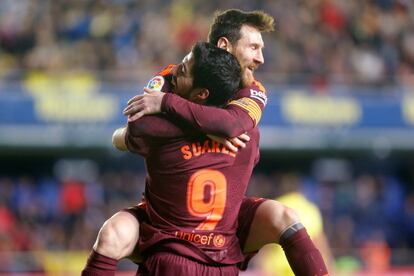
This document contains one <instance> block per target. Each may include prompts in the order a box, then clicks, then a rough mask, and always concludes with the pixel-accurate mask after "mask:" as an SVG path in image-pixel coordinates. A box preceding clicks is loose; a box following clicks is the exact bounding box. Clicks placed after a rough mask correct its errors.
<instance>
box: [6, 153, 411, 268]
mask: <svg viewBox="0 0 414 276" xmlns="http://www.w3.org/2000/svg"><path fill="white" fill-rule="evenodd" d="M341 162H342V163H341ZM322 163H323V162H322ZM292 181H297V182H298V183H300V185H299V186H300V187H301V192H303V193H304V194H305V195H306V196H307V197H308V198H309V199H310V200H312V201H313V202H315V203H316V204H317V206H318V207H319V208H320V210H321V213H322V216H323V222H324V229H325V232H326V235H327V237H328V240H329V243H330V246H331V250H332V254H333V256H334V257H335V259H336V262H337V266H338V268H344V269H345V268H346V267H348V268H349V267H350V266H352V267H353V268H356V269H358V268H364V267H366V266H369V265H371V263H373V264H374V266H376V267H378V265H383V266H385V267H388V266H390V265H393V266H403V265H412V264H413V263H412V260H413V257H414V252H413V248H414V191H413V190H412V188H411V190H409V189H410V188H409V186H408V185H407V183H404V182H403V181H401V180H400V179H399V178H398V177H397V176H393V175H386V174H380V173H368V172H365V171H364V172H361V173H358V174H354V173H353V168H352V166H350V165H349V164H346V162H345V166H344V163H343V161H340V162H339V164H338V162H337V161H335V160H333V161H332V160H329V162H328V163H327V162H325V164H316V166H314V169H313V170H311V171H309V172H306V173H303V174H299V173H298V172H289V171H279V170H270V171H266V170H259V171H256V173H255V174H254V177H253V178H252V180H251V183H250V187H249V191H248V193H249V194H250V195H256V196H264V197H268V198H275V197H276V196H278V195H280V194H282V193H283V191H284V188H286V187H288V186H289V185H292V186H295V183H293V182H292ZM143 184H144V171H143V167H142V170H138V171H131V170H117V169H115V168H105V169H102V168H99V167H98V166H97V165H96V163H95V162H92V161H85V160H83V161H59V162H58V163H57V164H56V165H55V166H54V172H53V173H50V175H49V176H47V175H46V174H44V175H43V174H40V175H38V176H33V175H16V176H14V177H11V176H5V175H0V255H1V256H2V262H1V263H0V271H22V270H29V271H36V270H38V271H39V270H43V269H45V268H44V267H43V266H44V264H42V262H37V261H36V260H31V261H27V258H26V259H23V258H12V257H10V256H11V255H7V253H10V252H44V251H48V252H51V253H52V254H57V253H53V252H60V251H83V252H84V255H82V256H83V258H80V259H79V263H78V264H77V265H78V268H79V269H80V266H82V265H83V264H84V262H85V260H86V256H87V253H88V252H89V250H90V249H91V247H92V244H93V242H94V241H95V238H96V235H97V233H98V230H99V228H100V226H101V225H102V223H103V222H104V221H105V220H106V219H107V218H109V217H110V216H111V215H112V214H114V213H115V212H116V211H117V210H120V209H122V208H125V207H127V206H130V205H132V204H134V203H136V202H137V201H138V200H139V199H140V198H141V195H142V191H143V188H144V187H143ZM296 184H297V183H296ZM374 252H375V253H376V254H373V253H374ZM378 255H379V256H378ZM7 256H8V257H7ZM375 256H377V257H375ZM372 258H374V259H372ZM69 259H70V258H68V260H69ZM251 268H254V263H253V264H252V266H251Z"/></svg>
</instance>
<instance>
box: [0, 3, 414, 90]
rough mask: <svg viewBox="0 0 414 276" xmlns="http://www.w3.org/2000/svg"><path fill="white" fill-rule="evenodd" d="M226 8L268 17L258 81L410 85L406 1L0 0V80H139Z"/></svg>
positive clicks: (412, 7)
mask: <svg viewBox="0 0 414 276" xmlns="http://www.w3.org/2000/svg"><path fill="white" fill-rule="evenodd" d="M234 7H237V8H240V9H245V10H252V9H260V10H264V11H266V12H268V13H269V14H271V15H273V16H274V17H275V18H276V27H277V28H276V32H275V33H272V34H269V35H265V43H266V46H267V47H266V49H265V59H266V62H265V64H264V65H263V66H262V68H261V69H259V71H260V72H258V73H259V78H262V79H263V80H265V81H272V82H276V83H289V84H292V83H293V84H309V85H312V86H314V87H316V88H322V89H323V88H324V87H326V86H328V85H330V84H350V83H357V84H360V85H374V86H379V85H395V84H400V85H412V84H414V77H413V72H414V50H413V49H414V48H413V47H412V45H413V44H414V2H413V1H410V0H371V1H359V0H310V1H304V0H294V1H292V0H279V1H271V0H260V1H234V0H227V1H218V0H212V1H201V0H196V1H189V0H172V1H166V0H151V1H150V0H140V1H136V0H70V1H69V0H54V1H52V0H46V1H44V0H20V1H14V0H3V1H0V81H1V80H9V79H21V78H25V77H26V76H27V74H30V73H32V72H39V71H40V72H46V73H47V74H52V75H56V74H59V73H73V72H84V73H88V74H91V75H93V76H94V77H96V78H98V79H104V80H109V81H140V80H146V79H148V77H149V76H151V75H152V74H153V73H154V72H156V71H158V70H160V68H162V67H164V66H165V65H167V64H168V63H173V62H179V61H180V60H181V58H182V57H183V55H184V53H186V52H187V51H188V50H189V49H190V47H191V45H192V44H193V43H194V42H195V41H197V40H205V39H206V37H207V33H208V27H209V24H210V23H211V20H212V16H213V14H214V12H215V11H216V10H224V9H227V8H234Z"/></svg>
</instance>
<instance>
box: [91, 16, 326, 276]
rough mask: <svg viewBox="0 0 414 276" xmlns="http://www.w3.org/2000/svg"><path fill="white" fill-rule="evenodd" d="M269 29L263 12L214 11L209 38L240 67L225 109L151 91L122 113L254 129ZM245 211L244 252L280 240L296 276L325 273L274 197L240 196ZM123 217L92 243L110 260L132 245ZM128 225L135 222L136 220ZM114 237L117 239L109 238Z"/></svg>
mask: <svg viewBox="0 0 414 276" xmlns="http://www.w3.org/2000/svg"><path fill="white" fill-rule="evenodd" d="M271 30H273V18H272V17H270V16H269V15H267V14H265V13H262V12H247V13H245V12H242V11H239V10H228V11H225V12H223V13H221V14H218V15H217V16H216V18H215V20H214V23H213V25H212V26H211V30H210V34H209V41H210V42H212V43H213V44H215V45H217V46H218V47H220V48H223V49H226V50H228V51H229V52H231V53H233V54H234V55H235V56H236V57H237V58H238V60H239V62H240V64H241V66H242V69H243V71H244V74H243V78H244V85H245V87H244V88H243V89H241V90H240V91H239V92H238V94H237V96H236V100H234V101H232V102H231V103H230V104H229V105H228V106H227V107H226V108H225V109H217V108H213V107H205V106H199V105H196V104H193V103H190V102H188V101H184V100H182V99H181V98H179V97H176V96H175V95H173V94H161V93H160V92H158V93H156V92H154V91H150V92H152V93H150V94H149V95H147V96H137V97H135V98H134V99H132V100H131V102H130V105H129V106H128V107H127V109H126V110H125V113H126V114H127V115H130V117H129V120H130V121H133V120H135V119H137V118H139V117H141V116H143V115H144V114H148V113H154V112H158V111H160V110H162V111H164V112H166V113H168V114H175V116H179V117H181V118H183V119H185V120H187V121H188V122H189V123H190V124H192V125H193V126H195V127H196V128H198V129H200V130H201V131H202V132H204V133H210V134H215V135H221V136H224V137H234V136H237V135H239V134H241V133H244V132H246V131H249V130H251V129H253V128H254V127H255V126H256V125H257V124H258V122H259V120H260V116H261V112H262V109H263V108H264V106H265V104H266V100H267V99H266V94H265V91H264V88H263V87H262V86H261V85H260V84H259V83H258V82H257V81H255V80H254V78H253V72H254V70H255V69H257V68H258V66H259V65H260V64H262V63H263V62H264V60H263V55H262V49H263V46H264V45H263V40H262V36H261V32H266V31H271ZM161 101H162V104H161V105H160V102H161ZM160 106H161V108H160ZM246 210H247V211H249V212H251V214H253V216H254V218H253V219H252V220H251V221H248V220H246V219H244V220H240V222H239V229H238V232H239V233H240V232H242V231H241V229H246V228H247V229H248V231H247V236H246V237H243V236H242V235H239V236H240V237H241V238H240V240H241V247H242V249H243V252H244V253H250V252H255V251H257V250H258V249H260V248H261V247H262V246H263V245H265V244H268V243H279V244H281V245H282V247H283V248H284V250H285V254H286V256H287V258H288V260H289V263H290V265H291V267H292V269H293V271H294V272H295V273H296V274H297V275H324V274H327V272H326V268H325V265H324V263H323V260H322V258H321V256H320V254H319V251H318V250H317V249H316V248H315V247H314V245H313V243H312V241H311V240H310V238H309V236H308V235H307V233H306V230H305V229H304V228H303V226H302V224H301V223H300V222H299V219H298V217H297V215H296V213H295V212H294V211H293V210H291V209H289V208H286V207H285V206H283V205H281V204H279V203H277V202H276V201H273V200H263V199H260V200H251V199H245V200H244V201H243V203H242V205H241V209H240V214H244V211H246ZM122 220H123V222H120V221H119V220H117V218H116V217H113V218H111V219H110V220H108V222H107V223H106V225H104V226H103V228H102V229H101V233H100V236H102V237H103V236H107V237H111V236H112V238H109V239H103V238H101V240H106V241H101V242H98V241H99V239H100V237H98V241H97V243H96V244H95V246H94V249H95V250H96V251H97V252H99V253H101V254H103V255H106V256H107V257H109V259H113V260H114V259H115V260H118V259H120V258H122V257H125V256H128V255H129V254H130V253H131V252H132V250H133V246H131V244H132V243H133V241H134V239H135V240H137V238H138V237H137V236H135V235H132V236H133V237H131V234H130V233H129V234H128V235H125V236H123V235H122V231H121V229H122V228H123V227H125V224H124V222H126V223H128V220H127V219H122ZM130 224H132V225H138V224H137V223H136V222H135V224H133V223H132V222H130ZM245 232H246V231H245ZM115 238H116V239H117V242H116V243H114V242H113V239H115ZM108 241H111V242H108ZM131 242H132V243H131ZM93 254H94V253H92V256H93ZM92 256H91V258H92Z"/></svg>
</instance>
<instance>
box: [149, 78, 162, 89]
mask: <svg viewBox="0 0 414 276" xmlns="http://www.w3.org/2000/svg"><path fill="white" fill-rule="evenodd" d="M163 85H164V78H163V77H161V76H155V77H153V78H152V79H151V80H150V81H149V82H148V84H147V88H149V89H155V90H157V91H161V88H162V86H163Z"/></svg>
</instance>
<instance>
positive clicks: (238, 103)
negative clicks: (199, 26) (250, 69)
mask: <svg viewBox="0 0 414 276" xmlns="http://www.w3.org/2000/svg"><path fill="white" fill-rule="evenodd" d="M157 77H159V76H157ZM163 77H165V78H164V79H163V80H161V81H160V80H159V79H158V80H157V83H158V84H161V83H162V85H163V89H162V90H163V91H165V90H166V89H168V87H169V86H168V85H169V83H168V74H166V75H163ZM150 83H151V82H150ZM249 89H250V88H249ZM249 89H243V90H241V91H239V93H238V97H236V100H234V101H233V102H232V104H233V106H234V107H235V108H234V110H236V113H237V109H240V107H242V109H243V108H245V109H244V110H243V111H242V112H243V114H244V117H243V116H242V118H244V120H245V121H244V122H239V126H238V128H242V129H243V131H245V130H246V128H248V127H250V128H251V130H250V131H248V135H249V136H250V138H251V141H250V142H249V143H247V146H246V148H244V149H241V150H239V152H238V153H237V154H233V153H231V152H229V151H228V150H227V149H226V148H225V147H224V146H223V145H221V144H219V143H218V142H215V141H212V140H211V139H209V138H208V137H207V136H205V135H204V134H202V133H201V132H197V131H195V130H194V128H192V127H190V125H188V122H185V121H184V120H182V118H179V115H177V116H176V117H175V116H167V115H165V114H162V115H150V116H144V117H143V118H141V119H139V120H137V121H135V122H133V123H129V125H128V131H127V137H126V144H127V146H128V149H129V150H130V151H131V152H135V153H139V154H140V155H142V156H144V157H145V162H146V167H147V172H148V177H147V183H146V191H145V197H146V202H147V214H148V217H149V223H142V224H141V232H140V236H141V238H140V243H139V246H140V251H141V252H143V253H145V252H146V251H152V250H169V251H173V252H176V253H177V254H180V255H183V256H187V257H190V258H193V259H196V260H198V261H201V262H205V263H211V264H213V263H220V264H235V263H238V262H240V261H242V260H243V255H242V251H241V249H240V246H239V241H238V239H237V236H236V229H237V217H238V213H239V208H240V204H241V202H242V199H243V197H244V195H245V192H246V189H247V184H248V182H249V179H250V176H251V174H252V170H253V167H254V165H255V164H256V163H257V161H258V158H259V150H258V143H259V131H258V129H257V127H255V123H257V122H258V120H259V119H260V114H261V108H262V106H260V107H259V111H260V114H259V111H258V110H256V109H253V108H252V106H253V107H254V106H255V105H254V103H252V102H251V101H249V100H250V99H251V98H249V96H251V93H252V92H251V91H250V90H249ZM168 95H170V94H168ZM259 101H260V100H259ZM256 105H257V104H256ZM264 105H265V103H263V106H264ZM192 108H197V107H192ZM192 108H190V109H187V110H190V111H191V112H193V114H197V113H198V112H199V111H197V110H194V109H192ZM207 108H213V107H207ZM249 109H250V110H249ZM246 111H247V112H246ZM187 115H188V114H187ZM207 115H208V116H205V115H203V116H204V117H209V118H211V120H210V121H207V122H206V123H203V126H202V127H200V126H198V128H199V129H203V127H207V128H208V127H210V128H211V129H213V132H214V133H217V132H215V131H214V126H210V125H209V124H210V122H213V123H216V122H219V121H220V122H221V123H223V121H222V119H220V118H218V116H220V115H221V114H218V113H216V112H209V113H208V114H207ZM246 115H248V116H246ZM204 117H203V118H204ZM203 118H202V119H201V121H203ZM239 119H240V118H239ZM189 121H190V122H191V123H192V124H194V123H193V122H192V121H191V120H189ZM196 121H197V122H200V120H196ZM246 125H247V127H246ZM233 131H235V130H233Z"/></svg>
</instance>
